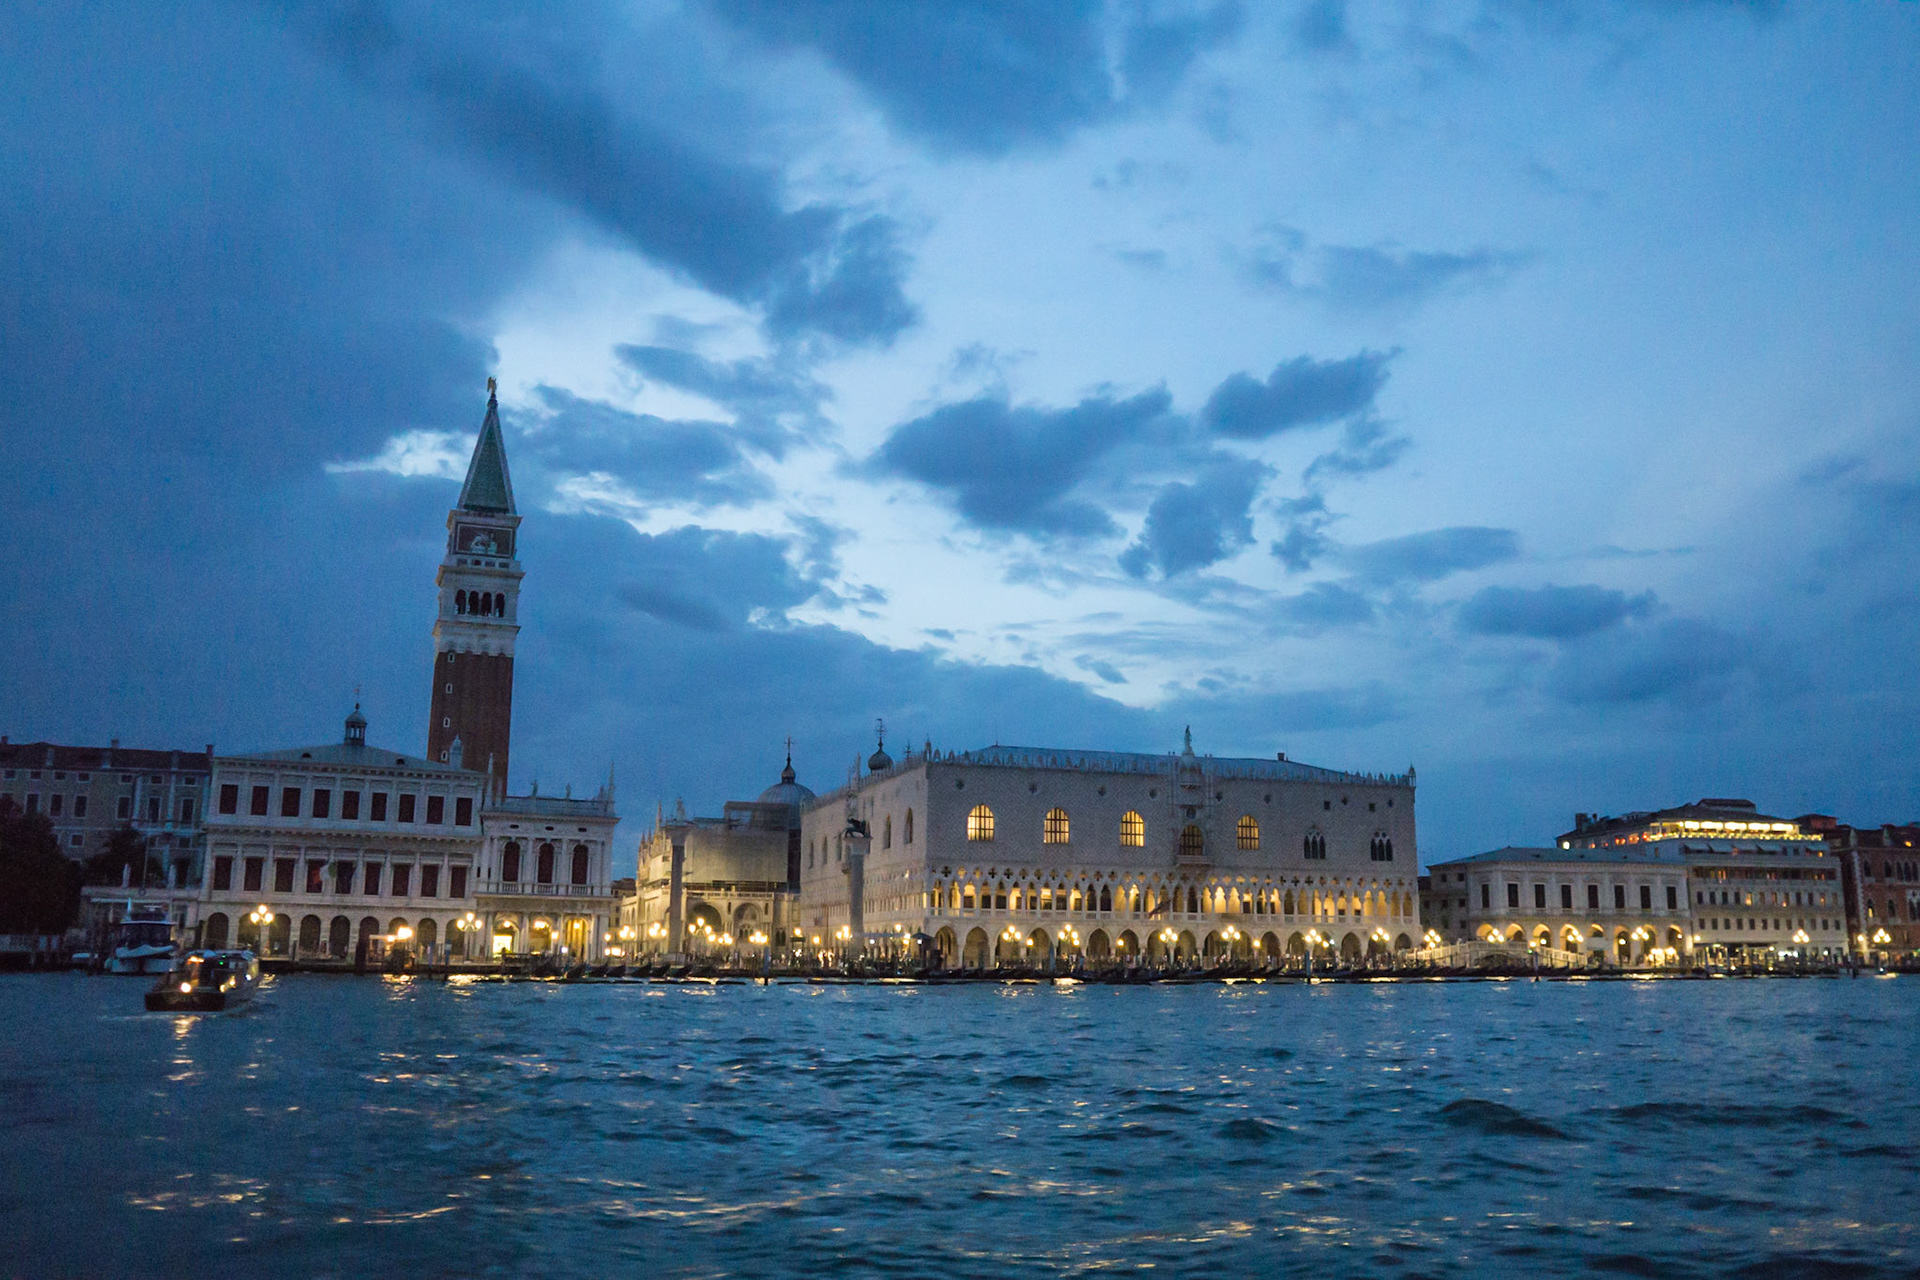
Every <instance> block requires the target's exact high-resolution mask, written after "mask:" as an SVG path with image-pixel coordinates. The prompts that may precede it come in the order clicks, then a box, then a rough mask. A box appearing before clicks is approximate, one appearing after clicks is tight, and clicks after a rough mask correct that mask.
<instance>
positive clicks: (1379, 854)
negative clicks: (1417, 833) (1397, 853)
mask: <svg viewBox="0 0 1920 1280" xmlns="http://www.w3.org/2000/svg"><path fill="white" fill-rule="evenodd" d="M1367 856H1368V857H1370V858H1372V859H1373V861H1375V862H1392V861H1393V837H1392V836H1390V835H1388V834H1387V833H1386V832H1384V831H1376V832H1374V833H1373V843H1372V845H1371V846H1370V847H1369V848H1368V850H1367Z"/></svg>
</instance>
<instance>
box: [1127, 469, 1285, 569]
mask: <svg viewBox="0 0 1920 1280" xmlns="http://www.w3.org/2000/svg"><path fill="white" fill-rule="evenodd" d="M1272 474H1273V473H1272V471H1271V470H1270V469H1269V468H1267V467H1264V466H1262V465H1260V464H1258V463H1253V462H1244V461H1243V462H1233V463H1223V464H1220V465H1218V466H1216V467H1214V468H1213V469H1212V471H1211V472H1210V473H1209V474H1206V475H1203V476H1201V477H1199V478H1198V479H1197V480H1196V481H1194V482H1193V483H1191V484H1188V483H1185V482H1183V481H1176V482H1174V483H1172V484H1169V485H1166V486H1164V487H1162V488H1161V490H1160V492H1159V494H1158V495H1157V496H1155V498H1154V500H1153V503H1152V505H1151V506H1149V507H1148V508H1147V520H1146V526H1145V528H1143V529H1142V530H1141V533H1140V538H1139V540H1138V541H1137V542H1135V543H1134V544H1133V545H1132V546H1130V547H1128V548H1127V550H1126V551H1125V552H1123V553H1122V554H1121V556H1120V567H1121V568H1122V569H1124V570H1126V571H1127V573H1129V574H1131V575H1132V576H1133V577H1136V578H1144V577H1146V576H1147V573H1148V571H1149V570H1154V569H1157V570H1159V572H1160V576H1161V577H1163V578H1171V577H1174V576H1175V575H1177V574H1181V573H1185V572H1187V571H1188V570H1191V569H1204V568H1206V567H1207V566H1208V565H1211V564H1216V563H1218V562H1219V561H1221V560H1224V559H1226V558H1227V557H1228V556H1230V555H1232V554H1233V553H1234V552H1236V551H1238V550H1240V549H1241V548H1242V547H1245V546H1248V545H1250V544H1251V543H1252V542H1253V516H1252V514H1251V507H1252V505H1253V496H1254V494H1255V493H1256V492H1258V491H1259V488H1260V486H1261V485H1262V484H1263V483H1265V481H1266V480H1267V478H1268V477H1269V476H1270V475H1272Z"/></svg>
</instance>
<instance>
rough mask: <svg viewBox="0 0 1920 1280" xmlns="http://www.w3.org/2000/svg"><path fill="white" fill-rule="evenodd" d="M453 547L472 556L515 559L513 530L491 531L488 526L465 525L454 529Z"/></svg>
mask: <svg viewBox="0 0 1920 1280" xmlns="http://www.w3.org/2000/svg"><path fill="white" fill-rule="evenodd" d="M453 545H454V546H455V547H456V548H458V549H459V550H460V551H461V552H463V553H465V554H467V555H472V556H501V557H504V558H507V559H511V558H512V557H513V530H511V529H491V528H488V527H487V526H486V525H480V524H463V525H459V526H457V527H456V528H455V529H454V534H453Z"/></svg>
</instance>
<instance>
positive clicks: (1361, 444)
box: [1301, 418, 1412, 489]
mask: <svg viewBox="0 0 1920 1280" xmlns="http://www.w3.org/2000/svg"><path fill="white" fill-rule="evenodd" d="M1410 443H1412V442H1411V441H1409V440H1408V439H1407V438H1406V437H1405V436H1394V435H1388V434H1387V428H1386V426H1385V425H1384V424H1383V423H1381V422H1379V421H1378V420H1377V419H1374V418H1355V419H1354V420H1353V421H1352V422H1349V423H1348V424H1347V428H1346V430H1345V431H1343V432H1342V433H1341V439H1340V445H1339V447H1338V448H1335V449H1330V450H1328V451H1327V452H1326V453H1323V454H1321V455H1320V456H1319V457H1317V458H1315V459H1314V460H1313V461H1312V462H1310V463H1308V464H1307V469H1306V470H1305V471H1304V472H1303V473H1302V474H1301V479H1302V480H1304V481H1305V482H1306V484H1307V486H1308V487H1309V488H1310V489H1313V488H1317V487H1318V486H1319V485H1321V484H1324V483H1325V481H1326V479H1327V477H1329V476H1362V475H1367V474H1368V473H1370V472H1374V471H1385V470H1386V469H1387V468H1388V467H1390V466H1392V465H1393V464H1394V463H1396V462H1398V461H1399V460H1400V455H1401V454H1403V453H1405V452H1406V450H1407V446H1408V445H1409V444H1410Z"/></svg>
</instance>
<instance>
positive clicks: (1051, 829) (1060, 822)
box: [1040, 809, 1068, 844]
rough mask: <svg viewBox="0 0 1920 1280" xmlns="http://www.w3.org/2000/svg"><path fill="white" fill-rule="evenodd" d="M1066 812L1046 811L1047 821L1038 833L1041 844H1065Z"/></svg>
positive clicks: (1066, 829) (1059, 810)
mask: <svg viewBox="0 0 1920 1280" xmlns="http://www.w3.org/2000/svg"><path fill="white" fill-rule="evenodd" d="M1067 832H1068V826H1067V811H1066V810H1065V809H1049V810H1047V820H1046V822H1045V824H1044V825H1043V826H1042V828H1041V831H1040V842H1041V843H1042V844H1065V843H1067Z"/></svg>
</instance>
